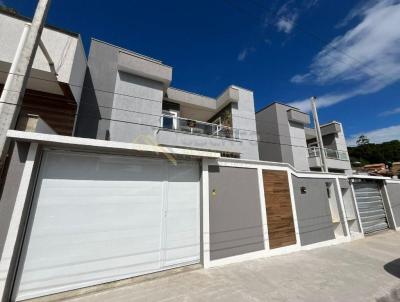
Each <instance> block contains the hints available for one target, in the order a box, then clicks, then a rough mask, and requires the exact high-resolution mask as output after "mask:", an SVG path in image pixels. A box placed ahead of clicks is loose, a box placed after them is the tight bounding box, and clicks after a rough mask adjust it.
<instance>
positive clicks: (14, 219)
mask: <svg viewBox="0 0 400 302" xmlns="http://www.w3.org/2000/svg"><path fill="white" fill-rule="evenodd" d="M37 152H38V144H37V143H32V144H31V145H30V147H29V151H28V157H27V159H26V162H25V166H24V170H23V172H22V176H21V182H20V185H19V189H18V194H17V197H16V200H15V205H14V210H13V213H12V215H11V220H10V225H9V228H8V233H7V237H6V241H5V243H4V249H3V253H2V255H1V258H0V297H2V298H3V299H5V298H6V297H3V296H4V294H5V292H6V288H5V286H6V281H7V277H8V275H9V273H10V267H11V259H12V257H13V255H14V252H15V247H16V245H17V236H18V233H19V231H20V228H21V222H22V218H23V217H22V214H23V211H24V208H25V204H26V202H27V200H28V199H29V195H28V194H29V189H30V184H31V179H32V176H33V173H34V165H35V159H36V155H37Z"/></svg>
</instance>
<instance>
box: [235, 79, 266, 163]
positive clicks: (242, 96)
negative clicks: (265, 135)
mask: <svg viewBox="0 0 400 302" xmlns="http://www.w3.org/2000/svg"><path fill="white" fill-rule="evenodd" d="M232 87H233V88H235V89H238V91H239V101H238V102H237V104H235V103H232V127H233V128H234V129H239V139H240V140H241V146H240V148H241V151H240V152H241V157H242V158H246V159H254V160H259V159H260V158H259V153H258V141H257V127H256V119H255V114H254V112H255V111H254V97H253V92H252V91H250V90H247V89H243V88H240V87H237V86H232Z"/></svg>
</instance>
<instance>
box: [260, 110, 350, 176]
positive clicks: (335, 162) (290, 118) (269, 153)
mask: <svg viewBox="0 0 400 302" xmlns="http://www.w3.org/2000/svg"><path fill="white" fill-rule="evenodd" d="M256 123H257V131H258V135H259V142H258V146H259V154H260V160H266V161H277V162H286V163H289V164H291V165H293V166H294V167H295V168H296V169H298V170H300V171H321V158H320V151H319V150H320V149H319V147H318V143H317V140H316V132H315V129H314V128H310V116H309V114H308V113H305V112H302V111H300V110H299V109H298V108H295V107H292V106H288V105H285V104H280V103H276V102H275V103H272V104H270V105H268V106H267V107H265V108H263V109H261V110H259V111H258V112H257V113H256ZM321 133H322V140H323V144H324V152H325V155H326V157H327V165H328V169H329V171H330V172H337V173H345V174H351V171H352V170H351V164H350V160H349V156H348V153H347V145H346V140H345V136H344V132H343V127H342V124H341V123H339V122H336V121H334V122H331V123H328V124H325V125H322V126H321Z"/></svg>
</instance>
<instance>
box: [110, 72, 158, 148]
mask: <svg viewBox="0 0 400 302" xmlns="http://www.w3.org/2000/svg"><path fill="white" fill-rule="evenodd" d="M115 92H116V94H115V95H114V102H113V107H114V108H113V110H112V114H111V119H112V120H111V122H110V140H114V141H122V142H136V143H147V144H148V143H149V142H151V141H153V142H154V144H156V143H157V142H156V139H155V135H156V131H157V130H158V128H159V127H160V123H161V117H160V115H161V111H162V100H163V84H162V83H160V82H156V81H153V80H149V79H145V78H142V77H138V76H135V75H133V74H128V73H125V72H121V71H119V72H118V73H117V80H116V87H115ZM121 109H122V110H121Z"/></svg>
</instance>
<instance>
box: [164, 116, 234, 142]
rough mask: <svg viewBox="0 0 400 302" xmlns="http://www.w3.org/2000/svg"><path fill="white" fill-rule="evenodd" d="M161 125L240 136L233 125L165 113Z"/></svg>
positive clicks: (213, 134)
mask: <svg viewBox="0 0 400 302" xmlns="http://www.w3.org/2000/svg"><path fill="white" fill-rule="evenodd" d="M161 127H162V128H164V129H170V130H176V131H183V132H189V133H191V134H203V135H209V136H217V137H224V138H233V139H238V138H239V132H238V131H237V129H233V128H232V127H228V126H224V125H219V124H213V123H208V122H203V121H198V120H194V119H188V118H184V117H177V116H174V115H172V114H165V113H164V114H162V116H161Z"/></svg>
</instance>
